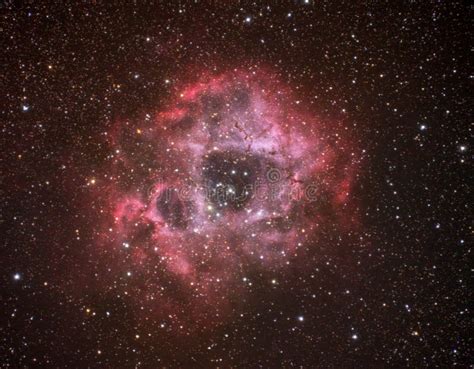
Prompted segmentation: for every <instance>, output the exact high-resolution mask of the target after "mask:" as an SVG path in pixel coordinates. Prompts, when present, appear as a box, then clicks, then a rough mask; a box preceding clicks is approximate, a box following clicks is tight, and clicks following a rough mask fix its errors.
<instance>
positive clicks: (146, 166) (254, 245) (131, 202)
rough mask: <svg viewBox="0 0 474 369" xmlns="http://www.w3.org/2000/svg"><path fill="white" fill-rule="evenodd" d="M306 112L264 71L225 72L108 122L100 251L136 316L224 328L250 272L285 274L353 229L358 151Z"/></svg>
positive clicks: (332, 126)
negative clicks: (132, 287) (115, 257)
mask: <svg viewBox="0 0 474 369" xmlns="http://www.w3.org/2000/svg"><path fill="white" fill-rule="evenodd" d="M316 113H317V112H311V111H308V110H307V109H306V110H305V109H304V107H301V105H300V104H299V101H297V99H296V98H295V97H294V95H293V93H292V92H291V88H290V87H289V86H288V85H285V84H283V83H281V82H279V81H278V80H277V78H276V77H275V75H274V74H272V73H270V72H268V71H263V70H259V71H254V72H245V71H236V70H234V71H231V72H228V73H224V74H222V75H217V76H215V75H206V76H205V77H202V78H200V79H199V80H198V81H195V82H193V83H191V84H189V85H187V86H185V87H184V88H183V89H182V90H181V91H179V92H178V93H177V94H176V96H175V97H174V98H173V100H171V101H170V102H168V103H167V104H166V109H164V110H161V111H155V112H148V113H147V114H144V116H143V117H142V118H141V119H135V120H133V121H130V120H119V121H118V122H117V123H116V125H115V126H114V129H113V130H112V132H110V133H109V135H108V137H110V144H111V146H112V150H113V155H111V156H110V165H109V166H108V167H107V168H105V169H104V170H105V171H106V172H107V173H108V175H106V176H105V177H106V178H107V181H106V182H107V185H106V187H107V188H106V193H107V209H108V212H104V214H103V217H104V221H103V225H102V227H103V234H105V235H106V237H104V238H103V241H102V242H101V246H100V247H99V249H100V248H102V249H103V250H104V249H105V250H106V252H107V253H117V254H120V253H124V255H125V261H124V262H122V263H117V265H115V266H114V267H113V268H116V269H117V270H123V272H124V273H126V272H127V271H128V270H131V271H133V273H134V274H138V275H140V276H141V278H142V280H143V282H144V283H143V288H141V289H140V291H141V292H140V293H141V296H139V297H138V300H139V301H140V306H141V308H142V309H145V310H146V311H147V312H148V313H149V312H150V311H151V312H153V311H154V312H156V314H157V315H158V316H162V317H167V318H169V317H172V318H173V319H174V320H177V321H179V322H180V323H181V324H186V321H188V322H189V321H193V322H194V323H193V325H194V326H195V325H196V321H202V322H205V321H209V320H213V321H219V320H224V319H225V317H226V316H228V315H229V314H231V310H232V309H231V306H234V305H233V300H239V298H240V297H241V296H242V294H245V288H244V287H245V286H244V284H243V283H242V281H243V280H244V281H245V280H246V273H248V271H249V269H250V268H258V269H259V270H271V271H272V272H281V273H284V272H285V268H288V266H289V265H290V264H292V263H298V260H299V259H298V258H297V256H299V257H301V256H303V257H304V254H305V253H307V252H308V250H313V251H314V249H317V248H318V247H319V246H318V243H319V240H320V239H321V237H320V236H321V234H322V232H323V231H324V229H328V228H330V229H333V230H334V229H341V230H347V229H351V227H353V226H355V225H356V223H357V219H356V217H355V216H354V214H355V213H354V211H353V209H354V207H355V205H354V204H352V203H351V201H352V200H350V199H351V191H352V188H353V185H354V180H355V178H356V177H357V171H358V168H359V162H360V154H358V153H357V151H356V150H355V149H354V145H353V142H351V141H350V140H349V139H348V137H346V135H345V134H344V132H345V129H344V127H343V126H342V125H341V124H339V123H338V122H323V121H322V120H321V119H319V118H318V117H317V115H316ZM102 191H103V189H102ZM103 192H104V191H103ZM129 274H130V273H129ZM170 285H171V286H173V287H172V288H171V289H174V290H175V291H176V290H179V291H180V292H179V294H177V293H176V292H172V291H170V287H169V286H170ZM183 302H184V304H183ZM178 304H179V306H181V307H182V306H186V308H185V309H181V310H180V311H177V309H175V307H176V306H177V305H178ZM206 324H207V323H206ZM203 325H204V323H203Z"/></svg>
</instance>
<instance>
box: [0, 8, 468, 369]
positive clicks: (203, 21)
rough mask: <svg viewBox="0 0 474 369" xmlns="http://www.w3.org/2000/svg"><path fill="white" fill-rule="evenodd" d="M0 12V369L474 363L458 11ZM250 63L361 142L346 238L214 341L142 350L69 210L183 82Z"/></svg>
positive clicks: (85, 232)
mask: <svg viewBox="0 0 474 369" xmlns="http://www.w3.org/2000/svg"><path fill="white" fill-rule="evenodd" d="M0 12H1V23H0V31H1V36H0V37H1V45H2V47H1V49H2V54H1V56H0V60H1V66H2V73H1V79H0V86H1V91H2V103H1V121H0V123H1V136H0V143H1V152H2V155H1V162H0V168H1V185H0V189H1V204H0V216H1V218H0V228H1V248H0V266H1V292H0V312H1V321H2V322H1V325H0V363H1V367H2V368H135V367H136V368H158V367H169V368H175V367H176V368H188V367H189V368H194V367H195V368H212V367H221V368H228V367H234V368H258V367H261V368H292V367H303V368H337V369H346V368H458V367H459V368H469V367H472V365H473V361H472V341H471V340H470V337H469V333H468V332H469V328H470V322H471V319H472V317H471V314H470V309H469V302H470V299H471V294H470V291H469V261H470V259H471V254H470V243H471V234H472V210H471V209H470V204H469V195H470V184H471V182H472V167H471V165H472V145H471V138H472V128H471V127H472V126H471V118H472V116H471V109H470V107H471V103H472V101H471V99H470V97H471V92H472V90H471V83H472V82H471V80H472V74H471V73H472V70H471V63H470V60H471V58H470V55H469V54H470V51H471V50H470V49H471V48H472V43H471V37H470V28H471V27H470V26H471V18H472V11H471V8H470V7H468V6H467V5H463V4H462V3H457V2H446V3H441V2H428V1H426V2H425V1H423V2H379V1H370V2H368V3H365V4H364V3H361V2H356V1H347V2H346V1H344V2H331V3H330V2H320V1H317V2H315V1H313V0H310V1H309V2H305V1H278V2H277V1H267V2H258V3H257V2H247V1H236V2H230V1H222V2H221V1H209V2H205V1H196V2H184V1H177V2H161V1H160V2H158V1H155V2H153V3H145V2H134V3H129V4H127V5H125V4H122V3H119V2H108V3H106V2H101V1H93V2H88V1H87V2H86V1H83V2H76V3H69V2H49V3H48V2H33V1H31V2H23V3H21V2H10V1H3V2H2V4H1V8H0ZM249 66H257V67H258V66H263V67H264V66H270V67H272V68H273V69H274V70H277V71H279V72H280V73H281V78H282V80H283V81H285V82H286V83H287V84H288V85H289V86H290V87H291V89H292V90H294V91H296V92H297V93H298V94H300V96H302V99H303V100H302V101H304V104H307V107H308V108H309V109H313V110H315V111H317V112H318V113H319V114H321V115H323V116H327V117H329V118H330V117H336V118H337V119H343V120H345V121H346V122H348V124H350V125H352V126H355V127H356V135H357V143H358V145H360V146H361V147H362V148H364V149H365V150H366V152H367V158H368V160H365V162H364V168H363V171H362V172H361V175H360V178H359V180H358V181H359V184H358V185H359V190H358V191H357V196H359V200H360V204H361V205H360V209H359V211H360V215H361V218H362V219H361V223H362V226H361V229H360V230H358V235H357V238H358V239H359V241H358V242H357V244H355V243H354V242H353V241H351V240H347V241H345V240H344V237H342V239H341V240H340V242H339V243H340V245H339V246H340V249H341V251H340V252H337V253H334V252H327V253H325V252H324V248H323V249H322V252H321V254H320V255H319V257H318V258H317V259H315V260H314V271H313V273H308V272H307V271H305V272H304V273H302V272H300V273H299V272H298V270H297V269H295V271H294V273H293V274H291V276H288V275H287V276H286V278H285V280H284V281H282V282H281V284H280V285H279V288H276V289H272V290H269V289H268V288H266V287H265V285H264V284H263V283H262V284H261V285H259V283H258V282H257V283H255V286H254V289H253V290H252V291H251V296H250V301H251V302H250V303H249V304H248V306H247V307H246V311H245V312H243V313H242V314H241V312H238V313H236V314H235V317H234V318H233V319H232V320H230V321H229V322H227V323H226V325H225V326H224V327H222V328H219V329H216V330H211V331H210V332H207V333H205V332H203V334H202V335H199V336H197V337H196V336H192V337H184V338H176V337H172V335H167V334H163V335H160V334H159V333H158V334H154V335H153V337H152V338H148V339H147V338H146V337H144V336H146V333H144V332H147V327H146V323H143V322H141V321H139V320H137V318H136V317H135V316H134V314H132V313H131V311H130V309H129V306H128V304H127V301H126V300H124V299H122V298H119V297H117V296H115V295H114V294H113V293H110V294H109V293H104V292H103V291H101V290H100V289H96V288H94V286H93V282H91V281H93V280H94V273H95V266H96V263H95V260H93V257H94V254H93V253H92V252H91V251H90V250H91V248H92V247H94V232H93V229H94V225H95V222H96V218H95V215H94V212H92V211H90V212H88V211H87V209H88V206H87V203H84V196H83V195H84V193H85V192H87V191H89V189H88V188H87V186H85V184H86V183H87V181H88V180H89V179H90V178H91V176H92V175H94V173H96V172H97V171H98V170H99V168H101V166H102V165H103V162H104V158H105V157H106V156H107V154H108V150H109V147H108V146H107V145H106V144H105V140H104V132H107V131H108V130H110V128H111V126H112V123H113V122H114V120H115V119H117V117H133V116H135V115H136V114H138V113H139V112H142V111H145V110H146V109H148V108H150V109H151V108H156V105H157V102H160V101H166V99H167V98H168V97H169V96H170V95H171V94H172V93H173V91H175V89H177V88H178V87H179V86H180V84H181V83H183V81H187V80H189V79H190V78H191V77H192V75H193V73H195V71H196V70H197V69H199V70H203V69H204V70H209V71H211V72H216V73H217V72H219V71H224V70H227V69H229V68H233V67H239V68H246V67H249ZM328 247H329V246H328ZM77 275H83V276H84V278H83V279H82V280H78V279H76V278H75V277H73V276H77ZM79 284H82V285H81V286H79ZM87 306H93V308H94V311H95V312H96V313H95V315H94V316H90V315H87V314H85V313H84V309H85V307H87ZM106 311H108V312H110V313H111V314H110V316H108V315H106V314H105V312H106ZM299 316H301V317H304V321H299V319H297V317H299ZM137 336H138V337H137Z"/></svg>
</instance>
